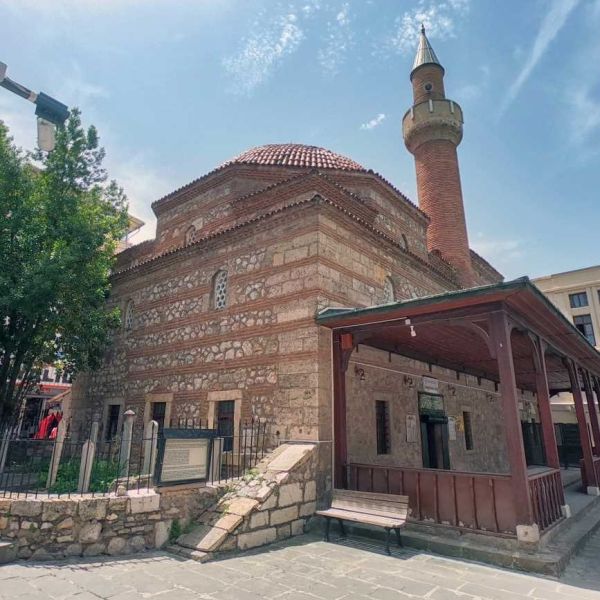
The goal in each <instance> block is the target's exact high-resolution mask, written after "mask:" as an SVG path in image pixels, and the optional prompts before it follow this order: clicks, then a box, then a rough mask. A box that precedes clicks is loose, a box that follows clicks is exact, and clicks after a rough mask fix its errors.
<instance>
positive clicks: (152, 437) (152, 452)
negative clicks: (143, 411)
mask: <svg viewBox="0 0 600 600" xmlns="http://www.w3.org/2000/svg"><path fill="white" fill-rule="evenodd" d="M157 444H158V423H157V422H156V421H149V422H148V423H146V427H145V428H144V466H143V469H142V474H144V475H147V476H148V478H149V480H150V481H151V480H152V478H153V477H154V468H155V465H156V446H157Z"/></svg>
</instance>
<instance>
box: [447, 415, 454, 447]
mask: <svg viewBox="0 0 600 600" xmlns="http://www.w3.org/2000/svg"><path fill="white" fill-rule="evenodd" d="M448 439H449V440H450V441H452V442H455V441H456V419H455V417H448Z"/></svg>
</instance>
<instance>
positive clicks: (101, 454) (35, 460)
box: [0, 418, 267, 497]
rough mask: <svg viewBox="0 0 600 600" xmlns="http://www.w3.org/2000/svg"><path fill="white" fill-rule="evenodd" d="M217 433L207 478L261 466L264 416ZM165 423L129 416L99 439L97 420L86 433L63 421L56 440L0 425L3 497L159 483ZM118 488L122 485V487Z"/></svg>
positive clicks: (181, 425)
mask: <svg viewBox="0 0 600 600" xmlns="http://www.w3.org/2000/svg"><path fill="white" fill-rule="evenodd" d="M207 425H208V424H207V423H205V422H202V421H199V420H194V421H188V420H186V421H185V422H184V421H179V420H178V421H177V422H171V427H172V428H177V429H207ZM215 433H216V434H217V435H216V437H214V438H213V439H212V442H211V443H212V452H211V456H212V460H211V464H210V465H209V469H208V476H207V483H210V484H215V483H217V482H220V481H229V480H232V479H235V478H238V477H241V476H243V475H244V473H246V472H248V471H249V470H250V469H253V468H254V467H256V465H257V464H258V462H259V461H260V460H261V459H262V458H263V457H264V456H265V454H266V451H267V426H266V423H265V422H264V421H262V420H259V419H250V420H248V421H245V422H243V423H242V424H240V426H239V428H237V431H236V432H235V435H218V431H215ZM161 435H162V429H161V428H160V427H159V424H158V423H157V422H155V421H151V422H150V423H147V424H146V426H145V427H144V429H143V431H142V432H141V433H140V431H134V430H133V419H129V420H128V419H127V418H126V419H125V422H124V424H123V427H122V430H121V432H120V434H119V435H118V436H115V437H114V438H113V439H110V440H102V439H99V436H98V424H91V426H90V429H89V431H88V432H87V433H83V434H82V432H81V431H78V432H77V433H76V435H73V432H71V431H70V429H69V427H68V424H66V423H61V424H60V426H59V428H58V434H57V436H56V439H54V440H47V439H44V440H37V439H26V438H21V437H19V435H18V432H17V429H16V428H14V427H8V426H7V427H4V429H3V430H0V497H13V496H24V497H38V496H53V497H71V496H72V495H75V494H81V493H89V494H91V495H92V496H94V495H106V494H113V493H117V492H123V490H131V489H137V490H142V489H149V488H151V487H154V485H155V480H156V478H155V466H156V463H157V455H158V442H159V438H160V436H161ZM119 488H122V489H121V490H119Z"/></svg>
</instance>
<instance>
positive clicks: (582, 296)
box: [569, 292, 588, 308]
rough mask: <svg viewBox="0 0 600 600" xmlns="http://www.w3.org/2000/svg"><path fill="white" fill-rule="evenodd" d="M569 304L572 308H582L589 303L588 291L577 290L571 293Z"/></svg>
mask: <svg viewBox="0 0 600 600" xmlns="http://www.w3.org/2000/svg"><path fill="white" fill-rule="evenodd" d="M569 304H570V305H571V308H582V307H584V306H587V305H588V297H587V293H586V292H577V293H576V294H569Z"/></svg>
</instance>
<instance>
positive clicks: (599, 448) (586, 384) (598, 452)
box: [581, 369, 600, 456]
mask: <svg viewBox="0 0 600 600" xmlns="http://www.w3.org/2000/svg"><path fill="white" fill-rule="evenodd" d="M581 375H582V379H583V388H584V389H585V401H586V404H587V407H588V413H589V415H590V425H591V426H592V436H593V438H594V448H593V450H592V451H593V453H594V456H600V427H599V426H598V414H597V413H596V407H595V405H594V391H593V390H592V383H591V381H590V374H589V373H588V372H587V371H586V370H584V369H581Z"/></svg>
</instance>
